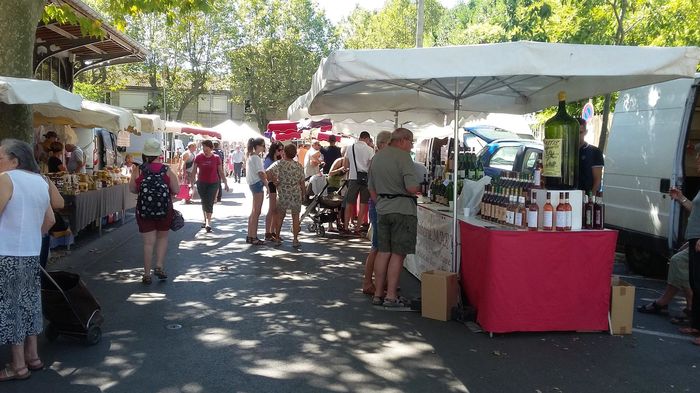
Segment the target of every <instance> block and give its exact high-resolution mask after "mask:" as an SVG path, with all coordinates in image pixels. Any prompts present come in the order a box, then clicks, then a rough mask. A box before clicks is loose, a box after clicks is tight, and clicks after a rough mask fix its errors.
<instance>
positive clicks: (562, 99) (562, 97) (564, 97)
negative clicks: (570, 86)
mask: <svg viewBox="0 0 700 393" xmlns="http://www.w3.org/2000/svg"><path fill="white" fill-rule="evenodd" d="M558 97H559V101H566V92H564V91H560V92H559V95H558Z"/></svg>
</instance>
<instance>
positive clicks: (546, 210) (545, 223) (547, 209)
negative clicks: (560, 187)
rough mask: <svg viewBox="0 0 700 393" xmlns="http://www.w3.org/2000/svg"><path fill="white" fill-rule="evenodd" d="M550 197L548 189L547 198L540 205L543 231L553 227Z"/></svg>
mask: <svg viewBox="0 0 700 393" xmlns="http://www.w3.org/2000/svg"><path fill="white" fill-rule="evenodd" d="M551 199H552V195H551V193H550V192H549V191H548V192H547V200H546V201H545V202H544V206H542V230H544V231H551V230H552V229H554V226H553V223H554V206H552V201H551Z"/></svg>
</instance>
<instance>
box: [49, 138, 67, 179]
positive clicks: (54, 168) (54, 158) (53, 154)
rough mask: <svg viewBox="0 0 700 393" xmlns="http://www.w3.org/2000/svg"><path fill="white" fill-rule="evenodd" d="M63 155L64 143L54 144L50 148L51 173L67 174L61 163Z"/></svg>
mask: <svg viewBox="0 0 700 393" xmlns="http://www.w3.org/2000/svg"><path fill="white" fill-rule="evenodd" d="M62 155H63V143H61V142H53V143H51V146H50V147H49V161H48V167H49V173H56V172H65V171H66V167H65V165H63V161H61V158H60V157H61V156H62Z"/></svg>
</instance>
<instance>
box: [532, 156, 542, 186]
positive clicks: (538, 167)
mask: <svg viewBox="0 0 700 393" xmlns="http://www.w3.org/2000/svg"><path fill="white" fill-rule="evenodd" d="M542 180H543V179H542V159H541V158H538V159H537V164H535V175H534V180H533V185H532V187H533V188H542Z"/></svg>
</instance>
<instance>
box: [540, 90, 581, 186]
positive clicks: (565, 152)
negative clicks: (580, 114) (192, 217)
mask: <svg viewBox="0 0 700 393" xmlns="http://www.w3.org/2000/svg"><path fill="white" fill-rule="evenodd" d="M578 141H579V124H578V121H577V120H576V119H574V118H573V117H571V116H569V114H568V113H566V93H564V92H563V91H562V92H559V110H558V111H557V114H556V115H554V117H552V118H551V119H549V120H547V122H546V123H544V158H543V161H544V162H543V170H542V176H544V182H545V187H546V188H547V189H550V190H572V189H575V188H576V184H577V182H578V144H579V143H578Z"/></svg>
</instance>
